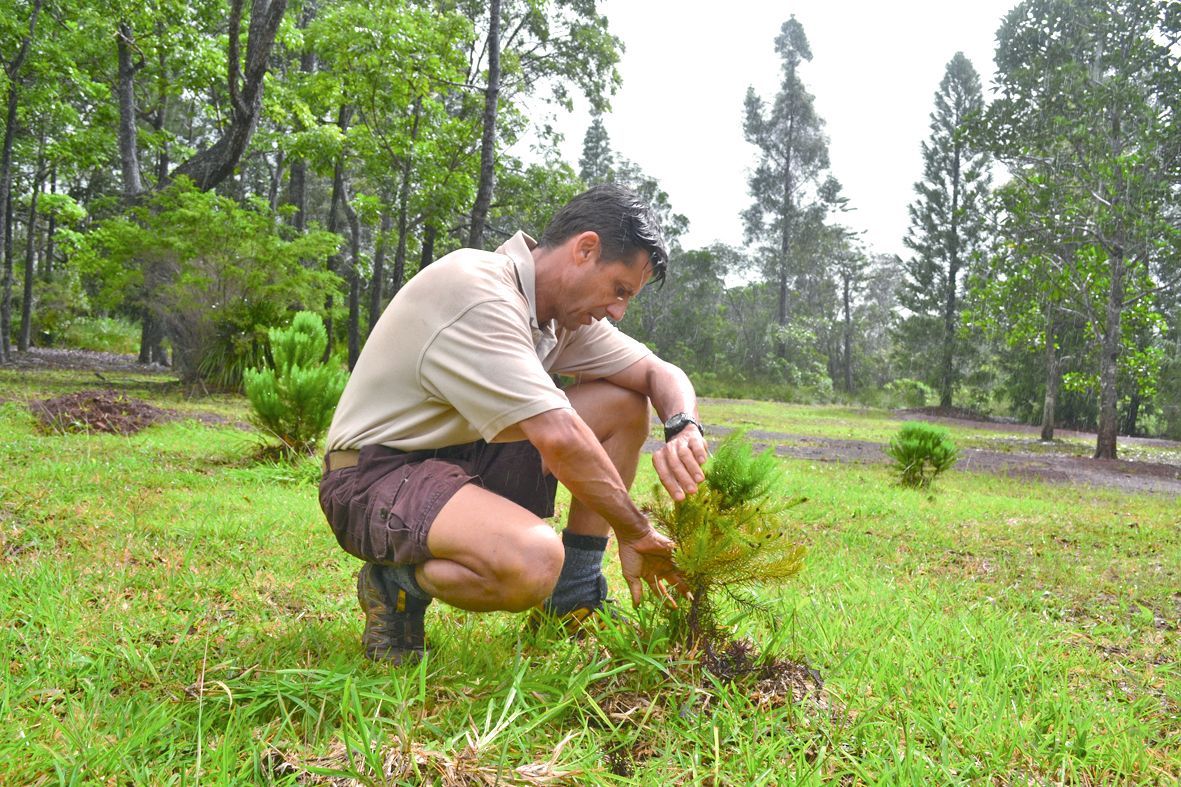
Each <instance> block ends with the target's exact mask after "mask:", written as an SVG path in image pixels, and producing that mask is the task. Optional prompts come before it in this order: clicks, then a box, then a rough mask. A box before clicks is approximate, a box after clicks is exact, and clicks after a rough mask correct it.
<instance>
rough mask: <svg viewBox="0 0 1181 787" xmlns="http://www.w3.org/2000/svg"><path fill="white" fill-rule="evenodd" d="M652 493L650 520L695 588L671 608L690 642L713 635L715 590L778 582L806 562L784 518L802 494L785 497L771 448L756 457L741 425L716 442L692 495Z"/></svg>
mask: <svg viewBox="0 0 1181 787" xmlns="http://www.w3.org/2000/svg"><path fill="white" fill-rule="evenodd" d="M656 497H657V501H658V502H657V504H656V506H655V509H654V511H653V519H654V521H655V522H656V523H657V524H658V525H659V526H660V527H661V529H663V530H664V531H665V532H666V533H667V534H668V535H669V536H670V537H671V538H672V539H673V540H675V541H676V542H677V549H676V553H675V555H674V557H675V559H676V563H677V568H678V569H679V570H680V571H681V573H682V574H683V575H684V577H685V580H686V582H687V583H688V585H689V588H690V590H691V592H692V601H691V602H690V606H689V609H688V611H687V612H678V611H675V610H674V611H672V612H670V614H671V615H673V616H674V621H673V622H674V624H675V625H674V630H679V631H680V632H681V633H683V634H685V635H686V638H687V639H688V642H689V644H690V645H695V644H697V643H698V642H700V641H702V640H703V639H704V640H705V641H706V643H707V644H708V643H709V642H710V641H711V640H712V639H713V637H714V633H715V628H716V627H715V609H714V604H715V599H714V597H715V596H716V595H717V594H718V593H719V592H725V593H728V594H730V595H731V596H734V595H735V593H736V592H737V591H740V590H741V589H743V588H747V587H750V586H752V585H755V584H764V583H782V582H784V581H786V580H787V579H789V578H790V577H792V576H794V575H795V574H796V573H797V572H799V570H800V568H801V566H802V565H803V557H804V552H805V550H804V547H802V546H800V545H798V544H795V543H793V542H792V540H791V538H790V537H789V536H788V535H787V533H786V517H785V512H786V511H787V510H788V509H789V508H791V507H793V506H795V505H798V504H799V503H802V502H803V498H796V499H790V498H788V497H786V495H785V490H784V489H783V469H782V467H781V466H780V465H779V462H778V460H776V459H775V455H774V454H773V453H772V452H771V451H770V450H767V451H764V452H763V453H761V454H759V455H757V456H756V455H755V453H754V449H753V447H752V446H751V444H750V443H749V442H748V441H747V440H746V439H745V437H744V436H743V435H742V434H741V433H740V432H735V433H733V434H731V435H730V436H729V437H727V438H726V439H725V440H724V441H723V442H722V444H721V445H720V446H718V447H717V450H716V451H715V452H714V455H713V458H711V459H710V460H709V463H708V464H707V465H706V468H705V482H704V483H703V484H702V485H701V486H700V487H699V489H698V491H697V494H695V495H690V496H689V497H687V498H685V499H684V500H682V501H680V502H676V503H672V504H671V505H669V503H668V501H667V498H666V497H665V496H664V495H663V488H662V487H660V486H657V487H656ZM677 616H683V617H680V618H678V617H677Z"/></svg>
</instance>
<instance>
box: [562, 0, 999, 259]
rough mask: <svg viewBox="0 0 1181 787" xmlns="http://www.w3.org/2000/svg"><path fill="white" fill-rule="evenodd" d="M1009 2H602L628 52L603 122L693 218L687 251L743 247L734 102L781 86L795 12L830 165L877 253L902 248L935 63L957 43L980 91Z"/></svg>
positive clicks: (745, 158) (748, 153) (849, 219)
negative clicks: (779, 47)
mask: <svg viewBox="0 0 1181 787" xmlns="http://www.w3.org/2000/svg"><path fill="white" fill-rule="evenodd" d="M1017 2H1018V0H974V1H972V2H965V0H895V1H894V2H882V1H881V0H877V1H876V2H874V1H872V0H844V1H842V0H794V2H787V3H768V2H754V1H753V0H723V2H718V0H710V2H702V1H701V0H687V1H684V0H683V1H682V2H675V1H674V0H606V1H605V2H600V8H601V9H602V10H603V12H604V13H605V14H606V15H607V18H608V20H609V21H610V27H611V30H612V32H614V33H615V34H616V35H618V36H620V37H621V38H622V39H623V41H624V43H625V45H626V46H627V51H626V53H625V54H624V56H623V60H622V62H621V63H620V65H619V70H620V73H621V75H622V76H623V86H622V88H621V89H620V91H619V92H618V93H617V94H616V96H615V98H614V99H613V100H612V102H611V103H612V111H611V114H610V115H609V116H606V117H605V118H604V123H605V124H606V126H607V131H608V133H609V134H610V135H611V144H612V147H613V148H614V149H615V150H616V151H618V152H619V153H620V154H622V155H623V156H625V157H627V158H629V159H631V160H632V161H634V162H636V163H637V164H638V165H639V166H640V167H641V168H642V169H643V170H644V171H645V172H647V173H648V174H649V175H651V176H653V177H655V178H656V179H657V180H658V181H659V182H660V184H661V185H662V186H663V188H664V189H665V191H667V192H668V194H669V198H670V200H671V202H672V205H673V208H674V209H675V210H676V211H677V212H679V213H683V214H685V215H686V216H688V218H689V222H690V226H689V235H688V237H687V238H686V239H685V240H684V241H683V243H684V245H685V246H686V247H687V248H697V247H700V246H705V245H708V244H710V243H712V242H714V241H722V242H724V243H729V244H734V245H739V244H741V243H742V222H741V219H740V218H739V213H740V211H741V210H742V209H744V208H745V207H746V206H747V205H748V204H749V203H750V198H749V196H748V195H747V184H746V180H747V173H748V172H749V170H750V169H751V167H752V166H753V165H754V162H755V155H756V151H755V148H754V147H753V146H751V145H749V144H748V143H747V142H746V141H745V140H744V139H743V136H742V119H743V109H742V102H743V98H744V96H745V95H746V89H747V86H749V85H753V86H754V88H755V90H757V91H758V92H759V94H760V95H761V96H763V98H764V99H765V100H769V99H770V98H771V97H772V96H773V95H774V93H775V91H776V90H777V89H778V87H779V83H780V74H781V71H780V63H781V61H780V59H779V57H778V55H776V54H775V48H774V47H775V43H774V42H775V36H776V35H778V33H779V28H780V26H781V25H782V24H783V22H784V21H786V20H787V19H788V18H789V17H790V16H791V15H792V14H794V15H795V17H796V19H798V20H799V21H800V23H801V24H802V25H803V26H804V31H805V33H806V34H807V36H808V41H809V43H810V44H811V47H812V55H813V58H812V62H810V63H805V64H804V65H803V67H802V68H801V71H800V75H801V77H802V78H803V80H804V84H805V85H806V86H807V87H808V89H809V91H810V92H811V93H812V94H813V95H814V96H815V97H816V110H817V112H818V113H819V114H820V116H821V117H822V118H824V120H825V121H826V131H827V133H828V136H829V156H830V159H831V164H832V173H833V174H834V175H835V176H836V177H837V179H838V180H840V181H841V183H842V184H843V185H844V187H845V194H846V196H848V197H849V198H850V206H851V207H852V208H854V209H855V210H854V211H853V212H851V213H849V214H847V215H846V216H845V217H843V223H845V224H847V225H849V226H851V227H852V228H854V229H858V230H864V231H865V235H864V239H865V242H866V245H867V247H868V248H869V249H870V250H871V251H874V252H891V253H898V254H903V253H904V252H905V247H904V246H903V245H902V238H903V236H904V235H905V233H906V228H907V224H908V219H907V213H906V206H907V205H908V204H909V203H910V201H911V199H912V195H913V193H914V192H913V184H914V182H915V181H917V180H918V179H919V178H920V177H921V176H922V157H921V153H920V149H919V145H920V143H921V142H922V140H924V139H925V138H926V137H927V136H928V133H929V129H928V123H929V115H930V113H931V110H932V108H933V106H934V104H933V98H934V95H935V91H936V89H937V88H938V86H939V81H940V80H941V79H942V78H943V72H944V68H945V67H946V65H947V63H948V61H949V60H951V58H952V56H953V55H954V54H955V53H956V52H957V51H962V52H963V53H964V54H965V55H966V56H967V57H968V59H969V60H971V61H972V65H973V66H975V67H976V70H977V71H978V72H980V75H981V81H982V84H983V86H984V94H985V99H986V100H988V99H989V98H990V95H991V93H990V90H989V88H990V84H991V79H992V72H993V68H994V66H993V52H994V49H995V37H996V31H997V28H998V27H999V26H1000V22H1001V20H1002V18H1003V17H1004V15H1005V13H1006V12H1007V11H1008V10H1009V9H1010V8H1012V7H1014V6H1015V5H1016V4H1017ZM588 118H589V116H588V114H587V111H586V106H585V102H583V103H582V105H581V106H580V107H579V108H578V109H577V110H576V112H575V113H574V114H573V115H571V116H569V117H563V118H560V119H559V123H558V126H559V128H560V130H562V131H563V133H564V134H565V143H564V144H563V147H562V151H563V157H564V158H565V159H566V160H567V161H568V162H569V163H571V164H572V165H575V167H577V162H578V157H579V155H580V154H581V150H582V138H583V133H584V132H585V129H586V125H587V123H588V122H589V120H588Z"/></svg>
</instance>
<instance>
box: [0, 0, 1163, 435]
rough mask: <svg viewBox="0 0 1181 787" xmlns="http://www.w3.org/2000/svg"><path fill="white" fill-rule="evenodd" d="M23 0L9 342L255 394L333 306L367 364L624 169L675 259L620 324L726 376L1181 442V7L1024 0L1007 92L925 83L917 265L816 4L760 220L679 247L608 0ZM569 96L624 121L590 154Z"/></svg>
mask: <svg viewBox="0 0 1181 787" xmlns="http://www.w3.org/2000/svg"><path fill="white" fill-rule="evenodd" d="M0 7H3V13H0V65H2V67H3V68H2V71H0V98H2V99H3V108H4V109H3V112H4V125H3V147H2V149H0V238H2V239H3V290H2V296H0V297H2V300H0V349H2V351H3V358H4V360H9V359H11V357H12V355H13V353H14V352H15V353H21V352H26V351H28V350H29V349H30V348H32V347H58V346H62V347H81V348H87V349H99V350H117V351H137V352H138V354H139V358H140V360H141V361H142V362H144V363H153V362H155V363H167V364H170V365H172V366H173V367H174V368H175V370H176V372H177V373H178V374H179V375H180V376H181V377H182V379H184V380H185V381H186V382H187V383H189V384H190V385H191V386H193V387H194V388H195V389H198V390H199V389H201V388H202V387H204V388H205V389H210V390H211V389H214V388H237V387H239V386H240V385H241V381H242V374H243V371H244V369H246V368H248V367H250V366H254V365H258V363H259V361H260V360H261V358H262V356H263V354H264V353H265V343H266V334H267V329H268V328H270V327H272V326H277V325H282V324H286V323H287V322H289V321H290V319H291V316H292V315H293V314H294V313H295V312H296V311H297V310H299V309H311V310H313V311H317V312H319V313H320V314H322V315H323V316H324V318H325V320H326V322H327V324H328V328H329V337H330V347H329V351H328V352H329V353H330V354H333V355H335V356H336V357H338V358H339V360H340V362H341V363H342V364H347V365H351V364H352V362H353V361H354V360H355V359H356V357H357V354H358V353H359V351H360V348H361V346H362V345H363V343H364V341H365V337H366V335H367V333H368V330H369V327H370V326H371V325H372V324H373V323H374V321H375V320H376V318H377V316H378V315H379V314H380V312H381V310H382V309H383V308H384V306H385V304H387V303H388V302H389V299H390V298H391V297H393V295H394V294H395V293H396V292H397V291H398V289H399V287H400V286H401V285H402V284H403V283H404V282H405V281H406V280H407V279H408V278H409V277H411V276H413V275H414V274H415V273H416V272H417V271H418V270H419V269H421V267H423V266H425V265H428V264H430V262H431V261H432V260H433V259H436V258H438V257H439V256H441V255H443V254H444V253H446V252H448V251H450V250H452V249H455V248H458V247H461V246H484V247H489V248H492V247H495V246H497V245H499V243H500V242H501V241H502V240H503V239H505V238H507V237H508V236H509V235H511V234H512V233H513V232H515V231H516V230H517V229H524V230H526V231H528V232H530V233H532V234H537V233H540V231H541V230H542V228H543V227H544V226H545V224H546V222H547V220H548V218H549V215H550V213H551V212H552V211H553V210H554V209H555V208H556V207H558V206H560V205H561V204H562V203H564V202H565V201H566V200H567V199H569V198H570V197H571V196H573V195H574V194H576V193H578V192H579V191H581V190H582V189H584V188H585V187H586V186H587V185H590V184H594V183H599V182H603V181H609V180H610V181H618V182H622V183H626V184H627V185H629V186H631V187H632V188H634V189H636V190H637V191H639V192H640V193H641V194H643V195H644V196H645V197H647V198H648V199H649V200H650V201H651V202H652V203H653V204H654V205H655V206H656V207H657V208H658V210H659V211H660V213H661V215H662V217H663V219H664V225H665V230H666V233H667V235H668V238H669V241H670V245H671V248H672V249H673V261H672V271H673V273H672V275H671V276H670V278H669V281H668V283H667V284H666V285H665V286H664V287H663V288H660V289H651V290H647V291H645V292H644V293H642V295H641V296H640V297H639V298H637V300H636V302H635V303H634V304H633V306H632V308H631V309H630V311H629V312H628V315H627V317H626V319H625V321H624V325H623V327H624V328H625V330H627V331H628V332H630V333H632V334H633V335H634V336H637V337H638V338H640V339H641V340H643V341H645V342H647V343H648V344H650V345H651V346H652V347H653V348H654V349H655V350H656V351H657V352H659V353H660V354H661V355H663V356H664V357H666V358H668V359H670V360H672V361H674V362H676V363H678V364H680V365H681V366H683V367H684V368H685V369H686V370H687V371H689V372H690V374H691V375H692V377H693V378H694V380H695V382H696V383H697V385H698V387H699V390H700V391H701V392H702V393H704V394H707V395H709V394H712V395H724V396H742V397H753V398H772V399H778V400H784V401H834V400H844V401H861V402H865V403H870V404H879V405H887V406H903V405H906V406H923V405H938V406H940V407H943V408H964V409H970V410H973V411H977V412H986V413H991V414H995V415H1005V416H1010V417H1015V418H1018V419H1022V420H1026V421H1029V422H1033V423H1036V422H1038V421H1039V420H1040V421H1041V422H1042V424H1043V437H1045V438H1047V439H1049V438H1052V436H1053V428H1054V426H1055V425H1056V424H1057V425H1070V426H1077V427H1085V428H1092V429H1096V430H1097V431H1098V439H1097V445H1096V455H1097V456H1101V457H1113V456H1115V454H1116V444H1117V434H1149V435H1168V436H1171V437H1174V438H1179V437H1181V287H1179V286H1178V285H1179V284H1181V207H1179V206H1181V129H1179V127H1178V123H1177V112H1178V102H1179V101H1181V38H1179V37H1181V3H1177V2H1171V1H1168V0H1108V1H1106V2H1101V1H1100V0H1027V1H1026V2H1023V3H1020V4H1019V5H1016V6H1015V7H1014V8H1013V10H1012V11H1011V12H1010V13H1009V14H1008V15H1007V16H1006V17H1005V18H1004V20H1003V22H1002V24H1001V26H1000V28H999V30H998V31H997V50H996V58H995V59H996V65H997V72H996V79H995V83H994V84H992V85H987V86H985V85H982V84H981V80H980V77H979V75H978V73H977V71H976V69H975V68H974V66H973V64H972V63H971V62H969V60H968V59H967V58H965V57H964V56H963V55H961V54H957V55H956V56H955V57H953V58H952V59H951V60H950V62H948V63H947V66H946V70H945V72H944V73H943V74H931V84H932V86H933V87H936V86H937V89H935V90H934V93H933V100H932V106H931V112H930V126H929V135H928V136H927V138H926V139H924V140H917V139H916V140H915V145H916V146H918V145H920V144H921V146H922V151H923V161H924V166H923V170H922V171H921V172H916V173H915V181H916V182H915V184H914V191H913V200H912V202H911V204H910V228H909V231H908V233H907V236H906V239H905V246H906V248H907V250H908V253H907V254H906V255H904V256H903V257H898V256H895V255H887V254H882V253H879V252H877V251H875V250H874V249H872V248H868V247H867V246H866V244H865V243H864V241H862V240H861V239H860V237H859V236H858V234H857V233H856V232H854V231H852V230H851V229H849V228H848V227H847V226H846V225H845V223H844V222H843V217H844V216H845V214H846V212H847V211H848V210H850V209H851V208H853V207H855V206H852V205H850V204H849V200H848V199H847V198H846V197H845V196H844V195H843V194H842V187H841V184H840V183H839V182H838V181H837V180H836V179H835V178H834V177H833V176H832V174H831V172H830V162H829V156H828V150H827V139H826V136H825V130H824V119H823V118H822V117H820V116H819V115H818V113H817V112H816V109H815V106H814V97H813V95H812V94H811V93H810V92H809V88H808V70H809V68H812V67H813V66H812V65H811V60H812V51H811V48H810V45H809V41H808V37H807V34H806V31H805V30H804V27H803V25H802V24H801V23H800V22H799V21H797V20H796V19H795V18H794V17H792V18H790V19H788V20H787V21H785V22H784V24H783V26H782V28H781V30H780V31H779V32H778V35H777V36H776V37H775V38H774V47H775V50H776V52H777V53H778V55H779V56H780V59H781V64H782V73H781V74H780V86H779V88H778V90H777V91H776V92H774V94H769V95H759V94H758V93H757V92H756V91H755V90H754V89H753V88H752V89H750V90H749V91H748V94H747V98H746V102H745V106H744V107H743V108H742V111H741V112H740V113H736V116H735V117H734V123H735V124H741V125H742V128H743V130H744V133H745V136H746V139H747V141H748V142H749V143H750V145H751V148H750V153H751V158H750V161H751V167H750V174H749V195H750V201H749V203H748V205H746V206H736V208H743V212H742V217H743V221H744V225H745V230H746V231H745V237H744V238H742V239H741V243H737V242H736V243H735V244H733V245H714V246H711V247H709V248H683V247H682V246H681V244H680V242H679V239H680V238H681V237H682V236H683V235H684V234H685V232H686V229H687V227H688V221H689V218H687V217H686V216H683V215H680V214H678V213H677V212H676V210H675V206H674V205H672V204H671V203H670V200H669V197H668V195H667V194H666V193H665V192H664V191H662V189H661V187H660V184H659V183H658V182H656V181H655V180H654V179H653V178H651V177H649V176H648V175H646V174H645V173H644V171H643V168H642V162H633V161H629V160H626V159H624V158H622V157H621V156H620V155H618V154H617V153H616V152H615V151H614V150H613V149H612V145H611V140H610V139H609V137H608V135H607V131H606V128H605V126H604V124H603V122H602V115H603V114H605V113H609V112H610V99H611V97H612V95H613V93H614V91H615V90H616V89H617V87H618V86H619V85H620V84H621V79H622V78H623V77H624V76H626V75H621V74H620V73H619V71H618V68H617V66H618V64H619V62H620V53H621V48H622V44H621V41H620V40H619V38H617V37H616V36H615V35H614V34H613V33H612V31H611V28H610V27H609V23H608V19H607V18H606V17H605V16H604V15H602V14H601V13H600V12H599V10H598V9H597V8H596V4H595V3H594V2H592V1H591V0H488V2H477V1H476V0H470V1H469V0H454V1H443V2H430V1H426V0H424V1H422V2H397V1H395V0H391V1H390V2H384V1H383V2H380V3H359V2H353V1H352V0H303V1H302V2H301V1H300V0H290V2H289V1H288V0H254V2H252V3H245V2H244V1H243V0H183V1H182V0H116V2H103V3H98V2H93V1H92V0H3V3H2V6H0ZM770 37H771V36H769V35H768V36H767V38H768V39H769V38H770ZM953 45H954V43H953ZM830 62H833V63H838V65H834V66H832V67H840V66H839V62H838V61H837V60H836V59H833V60H832V61H830ZM576 101H577V102H586V103H589V105H590V106H591V107H593V108H594V110H595V111H596V113H598V114H596V115H595V117H594V119H593V120H592V122H591V123H590V125H589V127H588V128H587V129H586V131H585V138H584V141H583V152H582V156H581V157H580V159H579V161H578V162H567V161H563V160H562V159H561V157H560V155H559V153H558V146H557V141H558V139H557V136H556V132H555V131H554V129H553V125H552V122H551V120H552V117H553V115H554V113H560V112H564V111H566V110H568V109H569V108H570V107H571V106H572V105H573V102H576ZM538 105H544V106H548V107H549V111H547V112H531V111H526V109H525V108H524V107H526V106H538ZM869 133H871V132H870V131H868V130H867V134H869ZM707 146H708V141H703V145H702V151H703V152H702V155H708V153H707ZM736 241H737V239H736Z"/></svg>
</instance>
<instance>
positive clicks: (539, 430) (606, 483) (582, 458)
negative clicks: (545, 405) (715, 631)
mask: <svg viewBox="0 0 1181 787" xmlns="http://www.w3.org/2000/svg"><path fill="white" fill-rule="evenodd" d="M518 435H519V436H520V437H523V438H524V439H527V440H529V442H531V443H532V444H533V445H534V447H535V448H537V451H538V453H540V454H541V458H542V461H543V462H544V463H545V467H546V469H547V470H549V472H551V473H553V474H554V476H555V477H556V478H557V479H558V480H559V481H561V482H562V484H563V485H564V486H565V487H566V488H567V489H569V490H570V494H572V495H573V496H574V497H576V498H577V499H578V500H580V501H582V502H583V503H584V504H586V505H587V506H589V507H590V508H591V510H593V511H594V512H595V513H597V514H599V515H600V516H601V517H603V519H605V520H607V522H608V524H610V525H611V528H612V530H614V531H615V537H616V538H617V539H618V541H619V562H620V567H621V568H622V569H623V578H624V580H626V581H627V584H628V589H629V590H630V591H631V597H632V601H633V602H634V603H636V604H638V603H639V602H640V594H641V590H642V587H643V583H644V582H647V583H648V586H649V587H651V588H652V592H654V593H656V594H657V595H658V596H661V597H663V598H665V599H668V598H669V593H668V590H667V589H666V588H665V583H666V582H671V583H672V584H673V585H675V586H677V587H678V588H679V589H681V590H682V592H684V591H685V590H686V588H685V581H684V579H683V578H682V577H681V575H680V574H679V573H678V572H677V570H676V567H675V566H674V565H673V562H672V551H673V548H674V547H675V544H674V543H673V541H672V540H671V539H670V538H668V537H667V536H665V535H663V534H661V533H659V532H658V531H657V530H655V529H654V528H653V527H652V525H651V524H650V523H649V522H648V518H647V517H646V516H644V513H643V512H642V511H640V509H639V508H637V507H636V504H635V503H634V502H632V499H631V496H630V495H629V494H628V491H627V486H626V485H625V484H624V483H623V479H622V478H620V477H619V473H618V471H617V470H616V469H615V466H614V465H613V464H612V463H611V459H610V457H608V456H607V452H606V451H604V450H603V446H602V445H601V444H600V443H599V441H598V438H596V437H595V433H594V431H593V430H591V428H590V427H589V426H587V424H586V422H584V421H583V420H582V418H580V417H579V415H578V414H577V413H576V412H574V411H573V410H565V409H563V410H550V411H549V412H545V413H542V414H540V415H535V416H533V417H532V418H527V419H525V420H524V421H521V422H520V423H519V424H516V425H515V426H513V427H510V428H509V429H507V430H505V431H504V432H502V433H501V434H500V435H499V436H498V437H497V440H506V439H512V438H515V437H517V436H518Z"/></svg>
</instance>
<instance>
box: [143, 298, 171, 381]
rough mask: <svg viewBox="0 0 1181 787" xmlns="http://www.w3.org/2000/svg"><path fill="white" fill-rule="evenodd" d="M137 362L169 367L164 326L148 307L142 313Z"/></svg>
mask: <svg viewBox="0 0 1181 787" xmlns="http://www.w3.org/2000/svg"><path fill="white" fill-rule="evenodd" d="M136 360H137V361H138V362H139V363H144V364H148V363H155V364H159V365H161V366H167V365H168V356H166V355H165V354H164V326H163V325H162V324H161V323H160V320H159V318H158V317H157V316H156V313H155V312H154V311H152V309H151V308H149V307H147V306H144V307H143V309H142V310H141V311H140V324H139V358H137V359H136Z"/></svg>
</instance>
